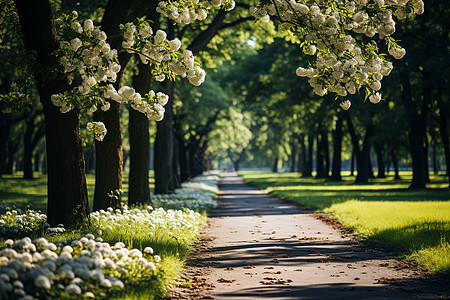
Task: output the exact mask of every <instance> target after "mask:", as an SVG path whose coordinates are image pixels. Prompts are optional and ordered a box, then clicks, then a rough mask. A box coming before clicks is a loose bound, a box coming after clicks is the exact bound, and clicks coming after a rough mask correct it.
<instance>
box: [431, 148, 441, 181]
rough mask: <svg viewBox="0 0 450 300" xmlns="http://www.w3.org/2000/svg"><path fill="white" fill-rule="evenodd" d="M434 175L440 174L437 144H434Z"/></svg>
mask: <svg viewBox="0 0 450 300" xmlns="http://www.w3.org/2000/svg"><path fill="white" fill-rule="evenodd" d="M432 151H433V157H432V158H433V173H434V175H437V174H438V173H439V165H438V161H437V150H436V143H433V150H432Z"/></svg>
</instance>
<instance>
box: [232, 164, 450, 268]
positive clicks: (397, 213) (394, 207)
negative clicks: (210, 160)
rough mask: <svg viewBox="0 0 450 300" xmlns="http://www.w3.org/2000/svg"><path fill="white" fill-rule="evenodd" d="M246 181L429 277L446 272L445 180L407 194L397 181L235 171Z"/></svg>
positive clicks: (449, 214)
mask: <svg viewBox="0 0 450 300" xmlns="http://www.w3.org/2000/svg"><path fill="white" fill-rule="evenodd" d="M240 174H241V175H242V176H243V177H244V179H245V181H247V182H248V183H250V184H252V185H255V186H257V187H258V188H261V189H264V190H266V191H267V192H270V193H272V194H274V195H276V196H278V197H280V198H283V199H287V200H290V201H293V202H296V203H299V204H301V205H304V206H307V207H310V208H312V209H313V210H315V211H316V212H325V213H328V214H330V215H331V216H332V217H333V218H335V219H337V220H338V221H339V222H340V223H341V224H342V225H344V226H345V227H347V228H350V229H352V230H353V232H354V233H355V234H357V235H359V236H362V237H365V238H367V239H368V240H369V241H373V242H376V243H379V244H381V245H383V246H384V247H386V248H387V249H389V250H392V251H394V252H395V253H396V254H397V255H399V256H400V257H403V258H406V259H408V260H410V261H412V262H414V263H417V264H418V265H419V266H420V267H421V268H423V269H424V270H426V271H429V272H431V273H436V274H447V275H448V274H449V273H450V244H449V242H450V192H449V190H448V183H447V181H446V178H445V177H444V176H431V183H430V184H429V185H428V189H426V190H425V189H422V190H408V183H409V181H410V176H411V174H410V173H407V172H403V173H402V174H401V177H402V180H395V181H394V180H393V179H392V178H389V177H388V178H387V179H372V180H371V181H370V182H369V183H367V184H354V183H353V182H354V177H352V176H344V177H343V181H342V182H331V181H330V182H328V181H326V180H321V179H315V178H301V177H300V176H299V175H298V173H270V172H240Z"/></svg>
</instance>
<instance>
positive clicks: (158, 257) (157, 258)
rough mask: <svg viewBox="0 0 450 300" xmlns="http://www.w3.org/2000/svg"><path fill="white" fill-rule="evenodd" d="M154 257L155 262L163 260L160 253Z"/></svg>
mask: <svg viewBox="0 0 450 300" xmlns="http://www.w3.org/2000/svg"><path fill="white" fill-rule="evenodd" d="M153 258H154V259H155V262H157V263H158V262H160V261H161V257H160V256H159V255H155V256H154V257H153Z"/></svg>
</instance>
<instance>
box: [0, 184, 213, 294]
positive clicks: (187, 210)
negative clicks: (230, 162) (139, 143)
mask: <svg viewBox="0 0 450 300" xmlns="http://www.w3.org/2000/svg"><path fill="white" fill-rule="evenodd" d="M91 179H92V178H91ZM89 180H90V179H88V181H89ZM217 181H218V176H217V175H209V176H201V177H200V178H196V179H195V178H194V179H193V180H192V181H191V182H189V183H186V184H184V186H183V187H182V188H181V189H180V190H178V191H177V192H176V193H175V194H171V195H170V196H159V197H156V198H155V197H154V198H153V200H158V201H155V203H156V202H157V206H156V207H151V206H142V207H132V208H128V207H126V206H125V207H124V208H123V209H121V210H113V209H108V210H106V211H100V212H94V213H91V225H90V226H89V227H87V228H86V227H83V228H79V229H75V230H72V229H71V230H64V229H62V228H47V227H46V225H45V215H42V214H39V213H36V212H34V211H28V212H21V211H18V210H12V209H10V208H9V209H8V208H6V209H5V208H4V207H3V206H2V207H0V208H1V210H3V211H4V213H3V214H1V212H0V230H1V233H2V234H1V235H0V298H2V299H3V298H5V299H10V298H11V299H15V298H20V297H22V296H23V293H26V294H27V295H33V297H35V298H36V297H37V298H45V299H47V298H49V299H61V298H64V299H66V298H67V299H80V298H83V299H86V298H91V297H94V296H95V298H96V299H106V298H113V299H160V298H162V297H164V295H165V294H166V293H167V292H168V291H169V289H170V287H171V285H172V284H173V283H174V282H175V280H176V278H177V276H178V274H179V272H180V271H181V270H182V268H183V266H184V261H185V259H186V257H187V256H188V254H189V251H190V248H191V245H192V243H193V242H194V241H195V240H196V238H197V236H198V229H199V228H200V227H201V226H202V225H203V224H204V223H205V222H206V210H207V209H209V208H211V207H213V206H214V205H216V202H215V201H214V199H213V197H214V194H215V193H216V192H217ZM1 182H2V184H3V187H5V186H7V187H9V188H10V189H6V190H3V191H1V192H0V195H2V196H3V197H5V198H6V201H5V202H9V203H11V202H16V203H18V204H21V205H22V206H23V207H26V206H28V205H29V204H34V205H36V204H39V203H40V202H39V201H37V202H36V199H35V198H33V197H30V195H36V197H38V199H40V197H45V196H42V195H40V194H39V193H40V192H42V190H44V191H45V180H44V179H42V178H38V179H35V180H31V181H22V180H20V179H18V178H10V179H9V180H6V181H3V178H2V179H1ZM5 182H6V183H5ZM12 183H20V187H18V186H16V185H14V184H12ZM38 183H40V184H41V185H44V186H43V187H42V186H39V184H38ZM11 190H14V193H16V194H15V196H16V197H14V198H13V199H10V198H9V199H8V195H11V192H12V191H11ZM20 191H23V194H21V193H20ZM17 199H22V200H21V201H17ZM26 199H32V201H33V202H32V201H28V202H27V201H26ZM8 200H9V201H8ZM41 201H42V200H41ZM192 209H195V210H196V211H194V210H192ZM24 237H27V238H29V239H27V238H24ZM86 237H87V238H86ZM42 238H43V239H42ZM118 243H119V244H118ZM69 246H71V247H69ZM133 249H135V250H133ZM149 249H151V250H149ZM28 253H29V254H28ZM124 253H125V254H124ZM52 266H54V267H52ZM82 268H84V270H85V272H84V273H83V272H82V271H80V269H82ZM86 268H88V269H86ZM76 270H77V271H76ZM86 270H87V271H86ZM100 273H101V274H100ZM83 274H84V275H83ZM99 274H100V275H99ZM40 275H42V276H44V277H45V278H44V277H42V276H41V277H40V280H41V281H39V280H38V281H36V280H35V279H36V278H37V277H39V276H40ZM83 276H84V277H83ZM119 281H120V282H119ZM44 283H48V284H44ZM111 283H112V286H110V285H111ZM76 286H78V287H76Z"/></svg>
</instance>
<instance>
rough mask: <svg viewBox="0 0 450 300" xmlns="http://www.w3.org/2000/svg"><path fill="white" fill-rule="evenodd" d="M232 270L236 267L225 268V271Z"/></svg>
mask: <svg viewBox="0 0 450 300" xmlns="http://www.w3.org/2000/svg"><path fill="white" fill-rule="evenodd" d="M231 270H234V269H233V268H232V267H228V268H225V271H231Z"/></svg>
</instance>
